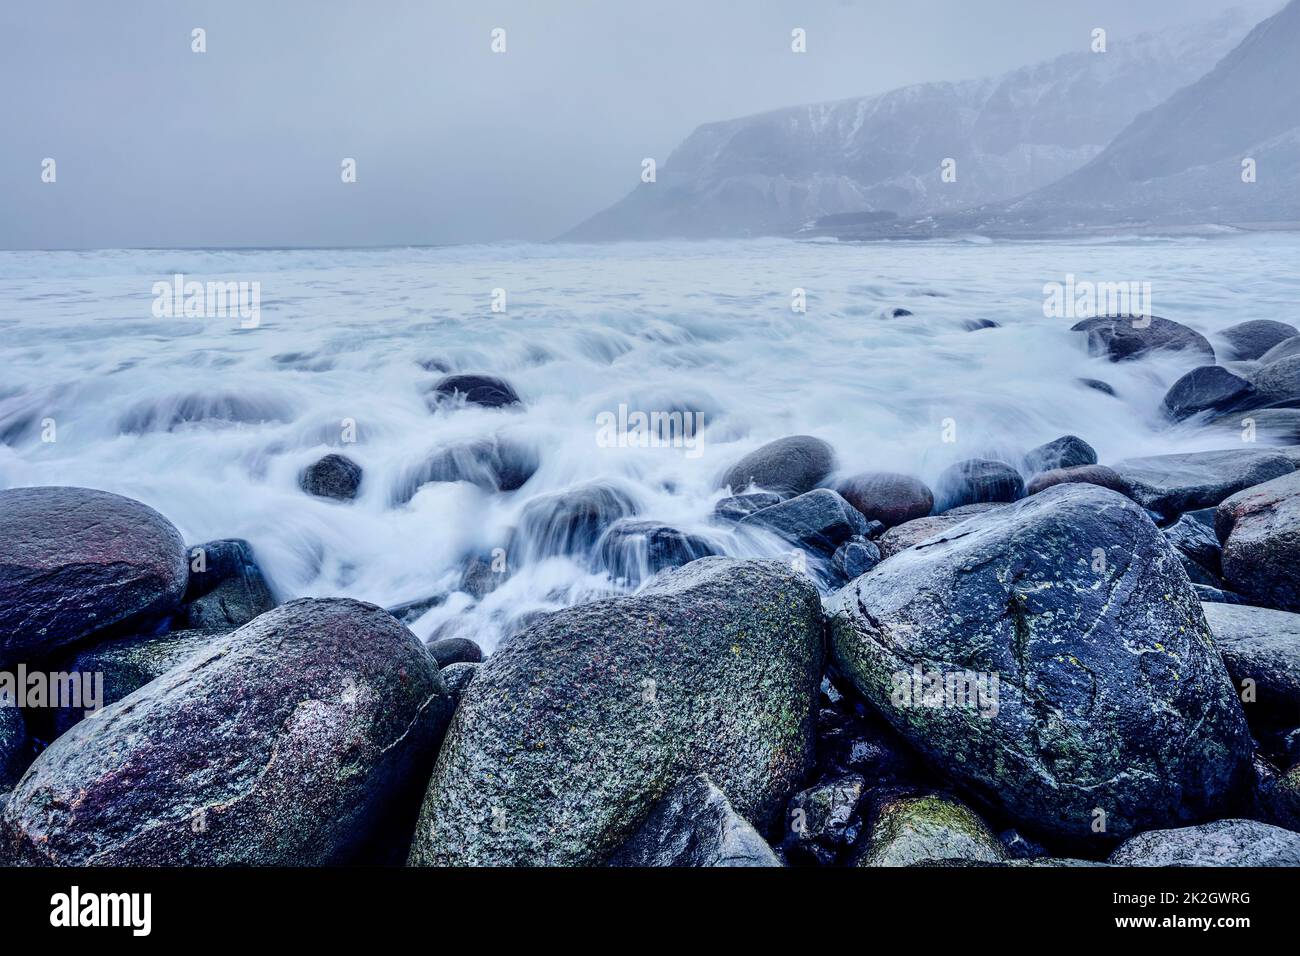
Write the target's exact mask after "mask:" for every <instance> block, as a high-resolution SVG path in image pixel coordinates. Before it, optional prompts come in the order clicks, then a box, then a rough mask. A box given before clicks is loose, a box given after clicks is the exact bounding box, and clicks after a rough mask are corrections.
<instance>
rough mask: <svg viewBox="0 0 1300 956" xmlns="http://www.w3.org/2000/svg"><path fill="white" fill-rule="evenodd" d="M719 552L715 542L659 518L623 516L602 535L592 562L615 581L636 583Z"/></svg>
mask: <svg viewBox="0 0 1300 956" xmlns="http://www.w3.org/2000/svg"><path fill="white" fill-rule="evenodd" d="M717 553H718V550H717V548H715V547H714V546H713V544H711V543H710V542H709V541H707V540H705V539H704V538H702V537H700V536H699V535H697V534H688V533H687V532H685V531H679V530H678V529H677V528H672V527H669V526H668V525H665V524H660V523H659V522H657V521H640V520H637V519H635V518H622V519H620V520H618V521H615V522H614V523H613V524H612V525H610V526H609V528H607V529H606V530H605V533H604V534H603V535H601V536H600V540H599V541H597V542H596V553H595V557H594V559H593V561H594V564H595V566H596V567H597V569H601V570H605V571H608V572H609V575H610V577H612V578H613V579H614V580H616V581H624V582H626V583H628V584H630V585H634V586H635V585H637V584H640V583H641V582H642V581H645V580H647V579H649V578H652V577H654V576H655V575H656V574H658V573H659V572H660V571H663V570H665V569H666V568H676V567H681V566H682V565H683V564H690V563H691V562H692V561H694V560H695V559H696V558H703V557H705V556H706V555H710V554H717Z"/></svg>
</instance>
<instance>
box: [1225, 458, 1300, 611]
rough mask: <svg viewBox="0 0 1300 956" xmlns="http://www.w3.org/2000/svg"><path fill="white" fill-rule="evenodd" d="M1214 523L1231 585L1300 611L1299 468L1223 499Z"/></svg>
mask: <svg viewBox="0 0 1300 956" xmlns="http://www.w3.org/2000/svg"><path fill="white" fill-rule="evenodd" d="M1214 529H1215V532H1216V533H1217V534H1218V536H1219V540H1220V541H1222V542H1223V577H1224V580H1226V581H1227V582H1228V584H1229V585H1231V586H1232V589H1233V590H1234V591H1236V592H1237V593H1239V594H1241V595H1242V596H1243V597H1245V598H1246V599H1247V600H1248V601H1249V602H1250V603H1252V604H1258V605H1262V606H1264V607H1272V608H1278V609H1280V610H1284V611H1300V472H1292V473H1291V474H1288V475H1284V476H1283V477H1281V478H1274V479H1273V480H1272V481H1266V482H1264V483H1263V484H1259V485H1255V486H1254V487H1250V488H1247V489H1246V490H1245V491H1241V492H1238V493H1237V494H1235V495H1232V496H1231V497H1229V498H1227V499H1225V500H1224V501H1223V502H1222V504H1220V505H1219V508H1218V510H1217V511H1216V512H1215V515H1214Z"/></svg>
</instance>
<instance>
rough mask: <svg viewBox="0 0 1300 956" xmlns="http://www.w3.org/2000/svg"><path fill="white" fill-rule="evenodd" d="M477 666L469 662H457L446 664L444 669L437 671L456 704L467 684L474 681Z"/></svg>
mask: <svg viewBox="0 0 1300 956" xmlns="http://www.w3.org/2000/svg"><path fill="white" fill-rule="evenodd" d="M478 669H479V665H478V664H477V663H474V662H471V661H459V662H457V663H455V664H448V665H447V666H446V667H441V668H439V669H438V673H439V675H441V677H442V682H443V683H444V684H446V685H447V693H449V694H450V695H451V696H452V697H453V698H454V699H455V700H456V701H457V702H458V703H459V701H460V695H461V694H463V693H464V692H465V688H466V687H468V686H469V682H470V681H472V680H473V679H474V675H475V674H477V673H478Z"/></svg>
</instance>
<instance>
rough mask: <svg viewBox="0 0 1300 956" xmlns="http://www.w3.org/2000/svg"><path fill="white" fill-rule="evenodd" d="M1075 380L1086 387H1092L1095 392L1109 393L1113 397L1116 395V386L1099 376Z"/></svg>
mask: <svg viewBox="0 0 1300 956" xmlns="http://www.w3.org/2000/svg"><path fill="white" fill-rule="evenodd" d="M1075 381H1077V382H1078V383H1079V384H1080V385H1082V386H1083V387H1084V388H1090V389H1092V390H1093V391H1094V392H1101V393H1102V394H1103V395H1109V396H1111V397H1112V398H1113V397H1114V396H1115V386H1113V385H1111V384H1109V383H1108V382H1103V381H1102V380H1101V379H1099V378H1080V379H1075Z"/></svg>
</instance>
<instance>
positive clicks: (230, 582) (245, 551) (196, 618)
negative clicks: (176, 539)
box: [173, 538, 275, 632]
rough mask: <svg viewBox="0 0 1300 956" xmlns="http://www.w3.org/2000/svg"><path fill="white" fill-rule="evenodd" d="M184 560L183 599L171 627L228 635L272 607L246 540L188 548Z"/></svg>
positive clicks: (230, 540) (216, 542)
mask: <svg viewBox="0 0 1300 956" xmlns="http://www.w3.org/2000/svg"><path fill="white" fill-rule="evenodd" d="M188 557H189V563H190V572H189V577H188V579H187V580H186V585H185V597H184V598H182V605H183V606H182V608H181V611H180V613H179V614H178V615H177V621H176V623H175V624H174V625H173V626H175V627H178V628H187V629H191V630H203V631H223V632H229V631H233V630H234V629H235V628H237V627H242V626H243V625H245V624H247V623H248V622H249V621H251V620H252V619H253V618H255V617H257V616H258V615H259V614H265V613H266V612H267V611H269V610H271V609H272V608H273V607H275V598H273V597H272V596H271V589H270V587H269V586H268V585H267V583H266V578H264V577H263V576H262V569H261V568H260V567H258V564H257V559H256V558H254V556H253V549H252V547H251V546H250V545H249V543H248V542H247V541H244V540H243V539H241V538H227V539H224V540H220V541H208V542H206V543H204V544H200V545H197V546H195V547H192V548H190V549H189V552H188Z"/></svg>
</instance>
